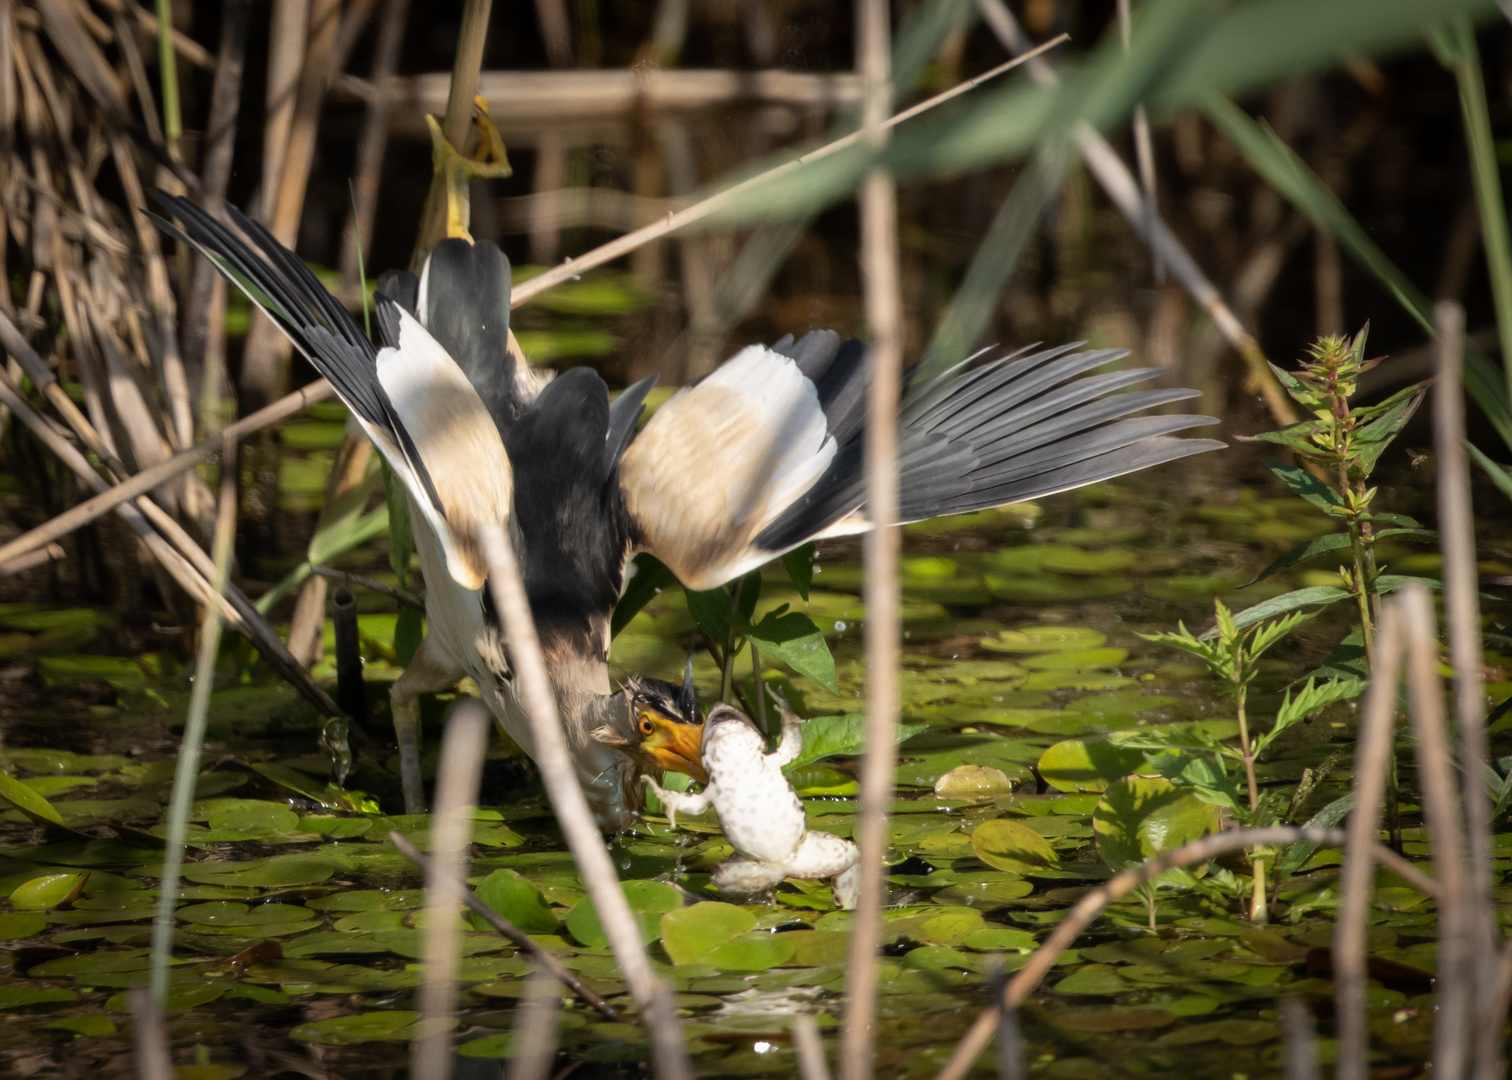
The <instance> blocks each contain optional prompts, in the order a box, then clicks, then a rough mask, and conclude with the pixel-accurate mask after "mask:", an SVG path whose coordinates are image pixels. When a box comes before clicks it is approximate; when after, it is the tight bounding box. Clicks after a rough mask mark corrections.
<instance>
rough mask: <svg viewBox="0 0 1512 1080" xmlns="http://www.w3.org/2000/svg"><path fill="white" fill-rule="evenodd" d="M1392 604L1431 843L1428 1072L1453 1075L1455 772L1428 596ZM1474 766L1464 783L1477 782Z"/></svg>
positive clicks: (1459, 831) (1460, 942) (1460, 926)
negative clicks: (1433, 952) (1433, 940)
mask: <svg viewBox="0 0 1512 1080" xmlns="http://www.w3.org/2000/svg"><path fill="white" fill-rule="evenodd" d="M1397 605H1398V606H1399V607H1400V609H1401V612H1402V621H1401V623H1400V625H1399V629H1398V632H1399V633H1401V634H1402V635H1403V636H1404V640H1405V644H1406V649H1407V686H1408V691H1409V695H1410V697H1411V702H1412V730H1413V735H1414V736H1415V737H1416V740H1417V763H1418V768H1417V778H1418V788H1419V790H1420V792H1421V797H1422V804H1423V821H1424V824H1425V825H1426V826H1427V829H1428V842H1429V845H1430V847H1431V848H1432V850H1433V866H1434V869H1435V871H1437V873H1436V874H1435V875H1434V876H1435V877H1436V878H1437V879H1438V882H1439V890H1440V896H1439V901H1438V958H1437V961H1436V962H1435V964H1434V972H1435V975H1436V978H1435V980H1434V989H1435V991H1436V993H1437V998H1438V1002H1437V1008H1436V1009H1435V1010H1434V1028H1433V1075H1434V1077H1435V1080H1461V1078H1462V1077H1464V1076H1465V1075H1466V1070H1467V1068H1468V1066H1469V1064H1470V1054H1469V1050H1470V1024H1471V1020H1472V1019H1473V1018H1474V1016H1475V1011H1476V1008H1475V1006H1476V1001H1475V997H1474V985H1473V983H1472V981H1471V980H1472V973H1473V971H1474V967H1473V963H1474V961H1473V957H1472V955H1471V946H1472V940H1471V937H1470V926H1469V924H1468V922H1467V920H1466V915H1467V912H1466V898H1467V896H1466V894H1467V892H1468V885H1469V883H1468V881H1467V880H1466V874H1465V847H1464V845H1465V818H1464V814H1463V812H1462V811H1461V809H1460V801H1459V792H1458V790H1457V789H1458V786H1459V783H1458V782H1459V777H1458V776H1457V775H1456V772H1455V768H1454V756H1453V753H1452V752H1451V751H1450V749H1449V732H1448V728H1447V722H1446V720H1445V717H1444V688H1443V684H1442V683H1441V682H1440V680H1439V674H1438V633H1437V630H1436V625H1435V624H1436V620H1435V619H1434V616H1433V600H1432V598H1431V597H1430V596H1429V594H1428V590H1427V589H1425V588H1424V587H1423V586H1421V585H1409V586H1407V587H1406V588H1404V589H1403V590H1402V592H1401V596H1400V599H1398V600H1397ZM1479 775H1480V774H1478V773H1471V774H1470V783H1471V785H1472V786H1475V787H1479V786H1481V785H1480V784H1479V783H1478V782H1477V781H1478V780H1479Z"/></svg>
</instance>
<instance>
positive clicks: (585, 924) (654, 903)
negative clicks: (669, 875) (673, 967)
mask: <svg viewBox="0 0 1512 1080" xmlns="http://www.w3.org/2000/svg"><path fill="white" fill-rule="evenodd" d="M620 889H621V890H622V891H623V892H624V894H625V899H626V900H627V901H629V904H630V910H631V911H632V912H634V913H635V915H636V916H637V917H638V918H639V920H640V925H641V936H642V937H643V938H645V940H646V942H647V944H649V943H650V942H653V941H655V940H656V936H657V931H658V928H659V926H660V923H661V920H660V918H659V916H660V915H661V913H662V912H664V911H671V910H672V909H673V908H675V907H677V906H679V905H680V904H681V903H682V895H681V894H680V893H679V892H678V891H677V890H676V889H674V888H673V887H672V886H671V885H668V884H667V883H665V882H662V881H622V882H620ZM566 926H567V930H568V932H569V933H571V934H572V936H573V937H574V938H576V939H577V940H578V941H580V942H582V943H583V944H584V945H587V946H589V947H590V948H602V947H603V946H605V945H607V944H609V938H608V937H607V936H606V935H605V934H604V928H603V926H602V925H601V924H600V923H599V918H598V912H597V911H596V910H595V909H594V907H593V901H592V900H590V899H589V898H587V897H584V898H583V899H582V900H579V901H578V902H577V903H576V904H575V905H573V908H572V910H571V911H569V912H568V913H567V919H566Z"/></svg>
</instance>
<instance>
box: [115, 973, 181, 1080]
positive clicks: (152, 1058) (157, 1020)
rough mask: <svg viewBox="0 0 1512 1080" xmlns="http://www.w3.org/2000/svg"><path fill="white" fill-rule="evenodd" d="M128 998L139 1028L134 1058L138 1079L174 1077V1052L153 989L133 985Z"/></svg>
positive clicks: (161, 1079)
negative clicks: (155, 1001) (153, 998)
mask: <svg viewBox="0 0 1512 1080" xmlns="http://www.w3.org/2000/svg"><path fill="white" fill-rule="evenodd" d="M126 1000H127V1002H128V1003H129V1007H130V1009H131V1021H132V1023H133V1025H135V1027H136V1040H135V1046H134V1047H133V1050H134V1051H135V1052H134V1053H133V1054H132V1057H133V1058H134V1059H135V1061H136V1077H137V1080H173V1054H172V1053H170V1052H169V1049H168V1033H167V1032H166V1031H164V1030H163V1016H162V1014H161V1013H160V1012H158V1009H157V1006H156V1005H154V1004H153V1003H152V991H150V990H148V989H147V988H146V987H145V986H137V987H133V988H132V989H130V990H128V991H127V992H126Z"/></svg>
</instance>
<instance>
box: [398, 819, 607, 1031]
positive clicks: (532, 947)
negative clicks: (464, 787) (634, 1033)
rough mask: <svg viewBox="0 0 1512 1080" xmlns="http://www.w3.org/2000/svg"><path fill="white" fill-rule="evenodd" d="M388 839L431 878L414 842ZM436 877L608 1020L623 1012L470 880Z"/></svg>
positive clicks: (402, 838) (426, 861)
mask: <svg viewBox="0 0 1512 1080" xmlns="http://www.w3.org/2000/svg"><path fill="white" fill-rule="evenodd" d="M389 842H390V843H392V844H393V845H394V846H395V847H396V848H398V849H399V854H401V855H403V856H404V857H405V858H406V859H408V860H409V861H410V862H412V863H414V864H415V865H416V866H418V867H419V868H420V870H421V872H422V873H424V874H425V875H426V880H427V881H430V880H432V873H431V864H430V859H428V858H427V857H426V856H425V855H424V854H422V853H421V852H420V850H419V849H418V848H416V847H415V845H414V844H411V843H410V842H409V841H408V840H406V839H405V838H404V837H403V836H401V835H399V834H398V833H397V832H391V833H389ZM434 880H437V881H440V882H441V883H442V884H445V885H447V887H449V888H450V889H451V890H452V891H453V892H455V893H456V894H457V895H458V896H459V897H460V898H461V899H462V902H463V903H464V904H466V905H467V906H468V907H469V908H471V909H472V911H473V913H474V914H476V915H477V916H478V917H479V918H481V919H482V920H483V921H484V922H486V923H488V925H489V926H492V927H493V928H494V929H495V930H497V931H498V932H499V933H500V934H503V935H504V936H505V937H506V938H508V939H509V940H510V941H512V942H513V943H514V944H515V946H516V947H517V948H518V949H519V950H520V951H521V952H523V953H525V954H526V955H527V956H529V957H530V958H531V959H532V960H534V961H535V962H536V963H537V964H539V965H540V966H541V967H542V968H544V969H546V970H547V971H550V972H551V974H552V976H553V977H554V978H555V979H557V980H558V981H559V982H561V984H562V985H563V986H565V987H567V989H569V990H571V991H572V992H573V993H574V994H576V995H577V996H578V997H580V998H582V999H583V1000H584V1001H586V1002H587V1003H588V1004H589V1005H591V1006H592V1007H593V1008H595V1009H597V1010H598V1011H599V1013H600V1014H601V1015H602V1016H603V1017H604V1019H605V1020H619V1019H620V1014H619V1013H618V1012H616V1011H615V1009H614V1006H612V1005H610V1004H609V1003H608V1002H607V1001H605V1000H604V999H603V998H602V997H600V996H599V995H598V994H596V993H595V992H594V991H593V988H592V987H590V986H588V985H587V984H586V983H584V982H583V981H582V980H581V979H579V978H578V977H577V976H576V975H575V974H573V972H572V971H571V969H569V968H567V967H566V966H564V965H563V964H562V962H561V961H560V960H558V959H557V958H556V957H555V956H553V955H552V954H551V953H549V952H547V951H546V950H545V949H543V948H541V947H540V946H539V945H537V944H536V943H535V942H534V941H532V940H531V939H530V935H528V934H526V933H525V932H524V931H523V930H521V929H520V928H519V927H517V926H515V924H514V923H512V922H510V921H509V920H508V919H506V918H505V917H504V916H502V915H500V914H499V913H498V912H497V911H495V910H494V909H493V908H491V907H489V906H488V905H487V904H485V903H484V902H483V901H482V900H481V899H479V897H478V895H477V893H475V892H473V891H472V890H471V889H470V888H468V887H467V882H465V881H463V880H462V879H461V878H458V877H452V878H447V877H445V876H438V877H436V878H435V879H434Z"/></svg>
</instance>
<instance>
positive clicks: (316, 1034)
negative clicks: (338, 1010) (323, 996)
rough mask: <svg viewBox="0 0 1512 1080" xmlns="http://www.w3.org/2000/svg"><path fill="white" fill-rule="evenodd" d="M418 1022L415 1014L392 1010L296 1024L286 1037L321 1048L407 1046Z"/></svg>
mask: <svg viewBox="0 0 1512 1080" xmlns="http://www.w3.org/2000/svg"><path fill="white" fill-rule="evenodd" d="M419 1018H420V1014H419V1013H417V1012H410V1011H408V1010H403V1009H393V1010H388V1011H384V1012H366V1013H356V1014H353V1015H351V1016H333V1017H332V1018H331V1019H329V1020H317V1021H316V1022H315V1023H313V1024H300V1025H299V1026H298V1027H296V1028H294V1030H292V1031H290V1032H289V1034H290V1036H292V1037H293V1038H295V1039H298V1040H299V1041H300V1042H310V1043H318V1044H320V1045H322V1046H353V1045H355V1044H357V1043H368V1042H408V1041H409V1040H410V1038H411V1037H412V1035H413V1031H412V1029H413V1027H414V1023H415V1021H416V1020H418V1019H419Z"/></svg>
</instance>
